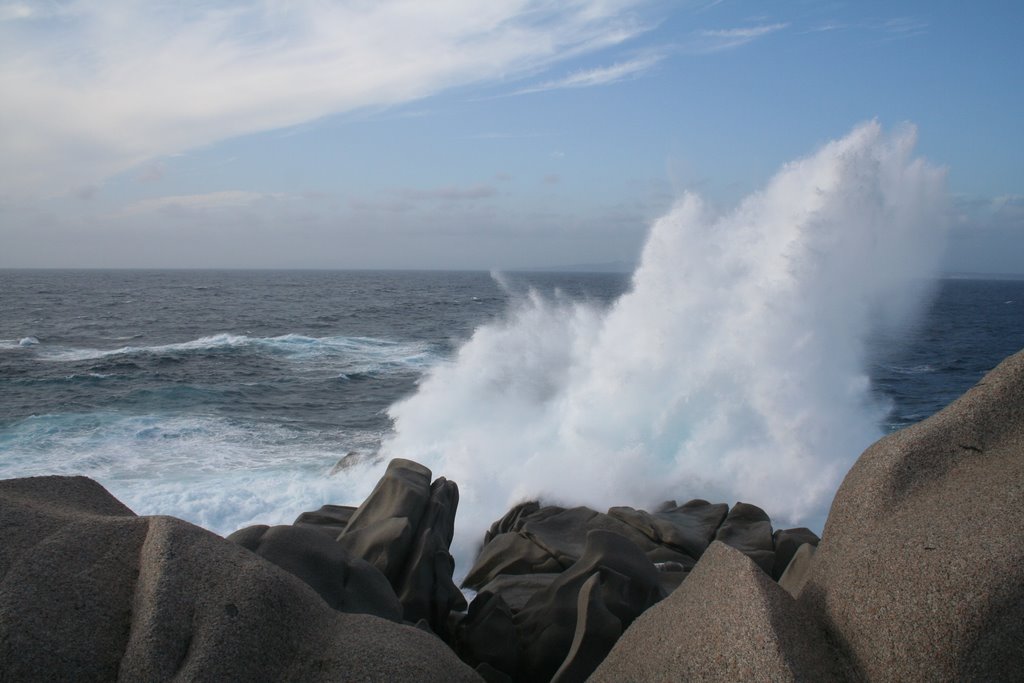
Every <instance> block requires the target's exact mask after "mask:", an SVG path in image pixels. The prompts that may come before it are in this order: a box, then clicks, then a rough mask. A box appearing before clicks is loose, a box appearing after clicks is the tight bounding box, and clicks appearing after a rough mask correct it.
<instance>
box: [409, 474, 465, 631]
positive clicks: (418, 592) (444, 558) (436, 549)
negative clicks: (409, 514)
mask: <svg viewBox="0 0 1024 683" xmlns="http://www.w3.org/2000/svg"><path fill="white" fill-rule="evenodd" d="M458 505H459V488H458V486H456V484H455V482H452V481H448V480H447V479H445V478H444V477H441V478H439V479H438V480H437V481H435V482H434V483H433V484H431V486H430V498H429V500H428V501H427V506H426V510H425V511H424V513H423V516H422V519H421V522H420V525H419V528H418V529H417V531H416V538H415V541H414V542H413V547H412V549H411V550H410V552H409V554H408V556H407V559H406V566H405V569H404V571H403V572H402V575H401V576H400V578H399V581H398V599H399V600H400V601H401V603H402V608H403V610H404V614H405V619H406V620H407V621H417V620H419V619H425V620H426V621H427V623H428V624H430V627H431V628H432V629H433V630H434V632H435V633H438V634H442V635H443V634H444V633H445V628H446V625H447V622H448V613H449V612H451V611H452V610H453V609H456V610H464V609H465V608H466V599H465V597H463V595H462V591H460V590H459V588H458V586H456V585H455V583H454V582H453V581H452V573H453V571H454V570H455V560H454V559H453V558H452V556H451V554H450V553H449V552H448V549H449V548H450V547H451V543H452V537H453V536H454V534H455V512H456V510H457V508H458Z"/></svg>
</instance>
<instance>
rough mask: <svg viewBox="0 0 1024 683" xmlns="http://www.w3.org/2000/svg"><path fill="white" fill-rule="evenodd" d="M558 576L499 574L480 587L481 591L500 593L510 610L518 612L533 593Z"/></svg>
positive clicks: (549, 574)
mask: <svg viewBox="0 0 1024 683" xmlns="http://www.w3.org/2000/svg"><path fill="white" fill-rule="evenodd" d="M557 578H558V574H555V573H547V574H501V575H499V576H496V577H495V578H494V579H492V580H491V581H489V582H488V583H487V585H486V586H484V587H483V588H481V589H480V592H481V593H494V594H495V595H500V596H501V597H502V599H503V600H504V601H505V603H506V604H507V605H508V606H509V608H511V610H512V612H513V613H515V612H518V611H519V610H521V609H522V608H523V607H525V606H526V603H527V602H529V600H530V598H532V597H533V594H534V593H536V592H537V591H539V590H542V589H544V588H547V587H548V586H550V585H551V583H552V582H553V581H554V580H555V579H557Z"/></svg>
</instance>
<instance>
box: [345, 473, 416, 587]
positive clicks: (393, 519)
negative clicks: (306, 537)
mask: <svg viewBox="0 0 1024 683" xmlns="http://www.w3.org/2000/svg"><path fill="white" fill-rule="evenodd" d="M429 500H430V470H429V469H427V468H426V467H424V466H423V465H420V464H419V463H415V462H413V461H411V460H405V459H402V458H395V459H394V460H392V461H391V462H389V463H388V467H387V470H386V471H385V472H384V476H383V477H381V478H380V480H379V481H378V482H377V485H376V486H375V487H374V489H373V491H372V492H371V493H370V495H369V496H368V497H367V498H366V500H364V501H363V504H362V505H360V506H359V507H358V508H357V509H356V511H355V512H354V513H353V514H352V517H351V518H350V519H349V521H348V525H347V526H346V527H345V530H344V531H343V532H342V533H341V535H340V536H339V537H338V543H341V544H342V545H343V546H345V548H347V549H348V550H349V551H350V552H351V553H352V554H353V555H355V556H356V557H361V558H363V559H364V560H366V561H367V562H369V563H370V564H372V565H373V566H375V567H377V569H379V570H380V571H381V572H382V573H383V574H384V576H386V577H388V581H390V582H391V585H392V586H397V584H398V580H399V577H400V576H401V574H402V571H403V569H404V568H405V560H406V557H407V555H408V554H409V551H410V550H411V549H412V542H413V538H414V535H415V533H416V529H417V528H418V527H419V523H420V519H421V518H422V517H423V513H424V512H425V511H426V509H427V502H428V501H429Z"/></svg>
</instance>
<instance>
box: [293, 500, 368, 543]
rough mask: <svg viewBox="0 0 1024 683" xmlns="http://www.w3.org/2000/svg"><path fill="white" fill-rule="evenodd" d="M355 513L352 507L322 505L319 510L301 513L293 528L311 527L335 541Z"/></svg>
mask: <svg viewBox="0 0 1024 683" xmlns="http://www.w3.org/2000/svg"><path fill="white" fill-rule="evenodd" d="M355 511H356V508H355V507H353V506H351V505H322V506H320V509H319V510H312V511H310V512H303V513H301V514H300V515H299V516H298V517H296V518H295V521H294V522H292V526H301V527H309V528H311V529H315V530H317V531H321V532H323V533H324V534H326V535H327V536H330V537H331V538H332V539H335V538H337V537H338V535H339V534H341V532H342V531H344V530H345V527H347V526H348V520H350V519H352V515H353V514H355Z"/></svg>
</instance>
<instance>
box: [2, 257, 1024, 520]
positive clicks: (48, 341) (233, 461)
mask: <svg viewBox="0 0 1024 683" xmlns="http://www.w3.org/2000/svg"><path fill="white" fill-rule="evenodd" d="M629 282H630V280H629V277H628V276H625V275H615V274H580V273H574V274H553V273H530V274H505V275H501V276H495V275H492V274H489V273H485V272H480V273H468V272H370V271H356V272H314V271H252V272H246V271H0V478H9V477H21V476H31V475H43V474H84V475H88V476H90V477H93V478H95V479H97V480H99V481H100V482H101V483H102V484H104V485H105V486H107V487H108V488H109V489H110V490H111V491H112V492H113V493H114V494H115V495H118V496H119V497H121V498H122V499H123V500H125V502H126V503H127V504H128V505H129V506H130V507H132V508H133V509H135V510H136V511H137V512H139V513H140V514H149V513H164V514H173V515H176V516H180V517H183V518H185V519H189V520H190V521H193V522H196V523H198V524H201V525H203V526H206V527H207V528H211V529H212V530H214V531H217V532H218V533H229V532H231V531H232V530H234V529H235V528H239V527H240V526H243V525H245V524H246V523H252V522H263V523H280V522H290V521H291V520H292V519H293V518H294V517H295V515H296V514H298V512H300V511H302V510H304V509H313V508H316V507H318V506H319V505H320V504H322V503H323V502H335V503H351V502H358V501H357V500H355V499H346V498H347V497H349V496H352V495H354V494H355V492H354V491H352V490H350V488H347V484H346V483H345V482H344V481H343V477H344V473H341V474H340V475H339V474H334V475H332V474H331V473H332V470H333V469H334V467H335V465H336V464H337V462H338V461H339V459H341V458H342V457H343V456H345V455H346V454H348V453H351V452H356V453H359V454H367V455H372V454H373V453H375V452H376V450H377V448H378V447H379V446H380V443H381V440H382V439H383V438H384V437H385V436H386V435H387V434H388V431H389V429H390V428H391V420H390V418H389V416H388V414H387V409H388V407H389V406H391V405H392V404H393V403H394V402H395V401H397V400H399V399H401V398H402V397H404V396H407V395H409V394H410V393H411V392H414V391H415V390H416V387H417V382H418V380H420V379H421V378H422V377H423V376H424V373H426V372H428V371H429V370H430V369H431V368H433V367H435V366H437V365H438V364H443V363H448V362H451V359H452V357H453V354H455V353H456V351H457V349H458V348H459V347H460V345H461V344H462V343H463V342H465V341H466V340H467V339H468V338H469V337H470V336H471V335H472V334H473V332H474V330H476V329H477V328H479V327H480V326H481V325H483V324H485V323H487V322H489V321H493V320H495V319H497V318H499V317H501V316H502V315H504V313H505V312H506V310H507V309H508V307H509V305H510V303H511V302H512V301H513V300H515V299H516V298H518V297H522V296H524V295H525V293H526V292H527V291H528V290H529V289H530V288H533V289H535V290H536V291H538V292H540V294H541V295H542V296H548V297H555V296H559V297H563V298H570V299H574V300H575V299H579V300H586V301H588V302H590V304H591V305H593V306H597V307H607V306H609V305H611V304H612V303H613V302H614V301H615V300H616V298H617V297H618V296H619V295H621V294H622V293H623V292H624V291H625V290H626V289H627V288H628V286H629ZM1022 347H1024V281H1020V280H974V279H946V280H942V281H940V282H939V283H938V286H937V287H936V289H935V292H934V295H933V297H932V298H931V299H930V301H929V303H928V305H927V306H926V307H925V308H924V309H923V311H922V313H921V315H920V317H919V319H918V320H917V322H916V324H914V325H912V326H911V328H910V331H909V332H906V333H903V334H901V335H899V336H892V335H889V336H881V335H878V336H876V337H875V338H873V340H872V342H871V344H870V347H869V354H868V355H869V359H868V360H867V364H866V372H867V373H868V375H869V377H870V382H871V387H872V392H873V394H874V395H875V396H876V397H877V398H879V399H881V400H882V401H884V402H885V403H886V405H887V406H888V408H889V410H888V415H887V416H886V418H885V420H884V423H883V424H881V425H879V426H880V429H881V430H882V431H892V430H895V429H899V428H901V427H904V426H907V425H909V424H912V423H914V422H916V421H919V420H921V419H923V418H925V417H928V416H929V415H931V414H932V413H934V412H936V411H937V410H939V409H941V408H942V407H943V406H945V405H946V404H947V403H949V402H950V401H951V400H953V399H955V398H956V397H957V396H958V395H960V394H961V393H963V391H964V390H966V389H967V388H969V387H970V386H971V385H972V384H974V383H975V382H976V381H977V380H978V379H979V378H980V377H981V376H982V375H983V374H984V373H985V372H987V371H988V370H990V369H991V368H992V367H994V366H995V365H996V364H997V363H998V362H999V361H1000V360H1002V359H1003V358H1004V357H1005V356H1007V355H1009V354H1011V353H1014V352H1016V351H1018V350H1020V349H1021V348H1022ZM681 352H683V351H682V350H681ZM436 474H443V473H436ZM364 493H365V492H364Z"/></svg>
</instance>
